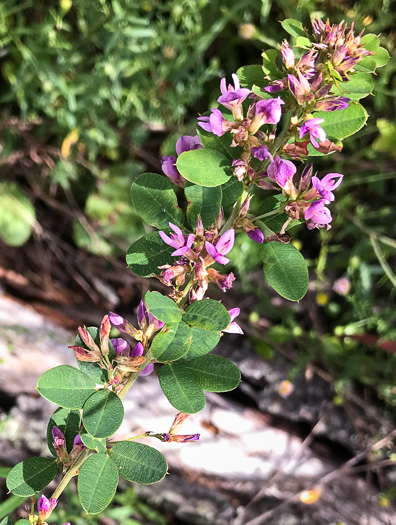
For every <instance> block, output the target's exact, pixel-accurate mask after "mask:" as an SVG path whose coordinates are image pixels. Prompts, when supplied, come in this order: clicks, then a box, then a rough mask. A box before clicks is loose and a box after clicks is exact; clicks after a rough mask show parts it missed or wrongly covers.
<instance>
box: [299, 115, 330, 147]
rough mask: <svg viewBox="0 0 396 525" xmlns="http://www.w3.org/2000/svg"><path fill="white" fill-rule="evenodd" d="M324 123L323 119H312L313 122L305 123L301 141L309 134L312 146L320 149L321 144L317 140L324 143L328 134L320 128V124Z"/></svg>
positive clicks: (302, 127) (302, 128)
mask: <svg viewBox="0 0 396 525" xmlns="http://www.w3.org/2000/svg"><path fill="white" fill-rule="evenodd" d="M323 122H324V119H323V118H312V119H311V120H307V121H305V122H304V124H303V125H302V126H301V128H300V132H299V136H300V139H302V138H303V137H304V136H305V135H307V134H309V139H310V141H311V144H312V146H314V147H315V148H319V144H318V142H317V141H316V140H315V139H318V140H319V142H324V141H325V140H326V132H325V130H324V129H323V128H321V127H320V126H319V124H322V123H323Z"/></svg>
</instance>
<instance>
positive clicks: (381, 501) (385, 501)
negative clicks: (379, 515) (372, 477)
mask: <svg viewBox="0 0 396 525" xmlns="http://www.w3.org/2000/svg"><path fill="white" fill-rule="evenodd" d="M389 504H390V501H389V498H387V497H386V495H385V494H382V493H381V494H379V495H378V505H379V506H380V507H382V508H384V509H385V508H386V507H389Z"/></svg>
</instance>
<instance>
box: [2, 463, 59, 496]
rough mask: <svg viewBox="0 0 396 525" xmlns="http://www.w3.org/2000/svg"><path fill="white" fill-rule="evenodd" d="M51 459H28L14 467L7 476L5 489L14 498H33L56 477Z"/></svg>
mask: <svg viewBox="0 0 396 525" xmlns="http://www.w3.org/2000/svg"><path fill="white" fill-rule="evenodd" d="M56 472H57V468H56V464H55V462H54V460H53V459H50V458H29V459H26V460H25V461H21V463H18V464H17V465H15V467H14V468H13V469H12V470H11V472H10V473H9V474H8V476H7V488H8V490H9V491H10V492H12V493H13V494H15V496H23V497H27V496H33V495H34V494H35V493H36V492H40V490H43V488H44V487H46V486H47V485H48V484H49V483H51V481H52V480H53V479H54V477H55V476H56Z"/></svg>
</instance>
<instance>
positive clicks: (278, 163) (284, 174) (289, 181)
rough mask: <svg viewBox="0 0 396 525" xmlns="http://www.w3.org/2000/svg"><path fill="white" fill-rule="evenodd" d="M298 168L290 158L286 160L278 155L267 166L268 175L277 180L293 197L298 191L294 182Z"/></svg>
mask: <svg viewBox="0 0 396 525" xmlns="http://www.w3.org/2000/svg"><path fill="white" fill-rule="evenodd" d="M296 171H297V168H296V167H295V165H294V164H293V163H292V162H291V161H290V160H284V159H281V158H280V157H279V155H277V156H276V157H275V159H274V160H273V161H272V162H271V163H270V164H269V166H268V168H267V174H268V177H269V178H270V179H271V180H273V181H275V182H277V183H278V184H279V186H280V187H281V188H283V189H284V190H285V191H286V192H287V193H288V194H289V195H290V196H291V197H292V198H293V199H295V198H296V197H297V195H298V191H297V189H296V187H295V186H294V183H293V177H294V174H295V173H296Z"/></svg>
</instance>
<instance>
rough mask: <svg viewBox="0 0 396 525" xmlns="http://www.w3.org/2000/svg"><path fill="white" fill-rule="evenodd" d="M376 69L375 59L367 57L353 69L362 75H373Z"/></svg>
mask: <svg viewBox="0 0 396 525" xmlns="http://www.w3.org/2000/svg"><path fill="white" fill-rule="evenodd" d="M376 67H377V63H376V61H375V59H374V58H373V57H372V56H369V57H365V58H363V59H362V60H361V61H360V62H359V63H358V64H356V66H355V67H354V69H355V70H356V71H362V72H363V73H374V71H375V69H376ZM352 79H353V77H352Z"/></svg>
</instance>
